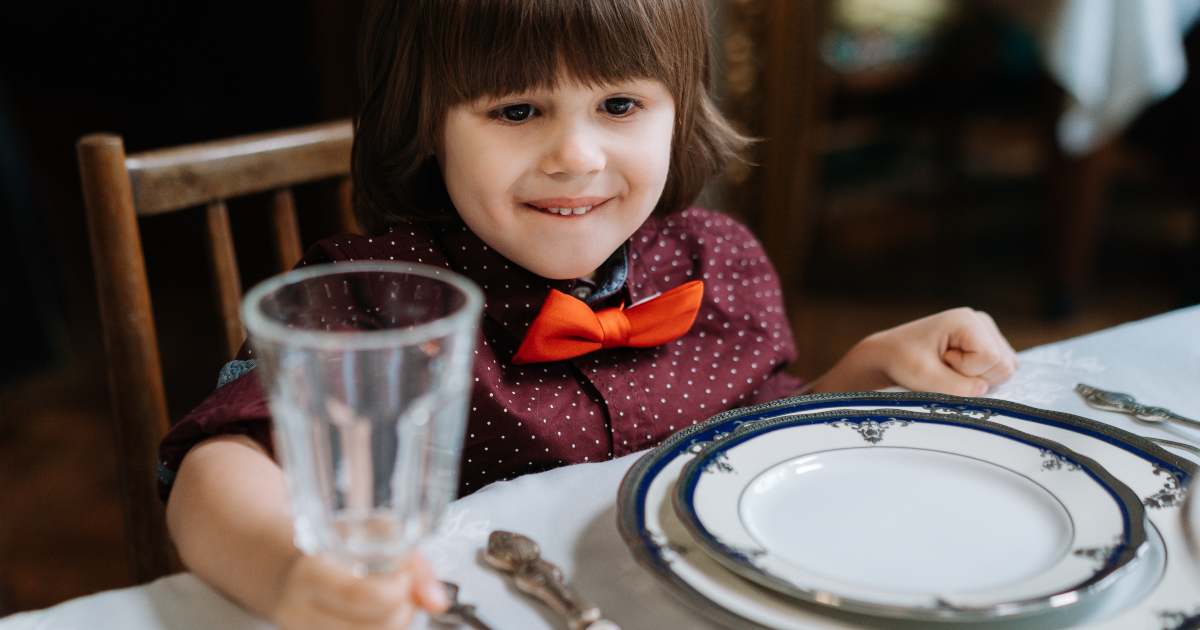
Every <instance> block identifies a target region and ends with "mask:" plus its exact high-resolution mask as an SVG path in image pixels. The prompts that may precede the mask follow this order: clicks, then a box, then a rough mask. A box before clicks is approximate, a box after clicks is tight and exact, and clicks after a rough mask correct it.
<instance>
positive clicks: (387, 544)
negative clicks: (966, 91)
mask: <svg viewBox="0 0 1200 630" xmlns="http://www.w3.org/2000/svg"><path fill="white" fill-rule="evenodd" d="M482 303H483V298H482V294H481V293H480V291H479V289H478V288H477V287H476V286H475V285H474V284H473V283H471V282H470V281H469V280H467V279H466V278H463V277H462V276H459V275H457V274H455V273H452V272H450V271H448V270H446V269H441V268H436V267H430V266H427V265H419V264H409V263H398V262H343V263H336V264H325V265H314V266H309V267H303V268H299V269H297V270H295V271H291V272H288V273H285V274H282V275H279V276H275V277H274V278H271V279H269V280H267V281H265V282H263V283H262V284H260V285H258V286H256V287H255V288H254V289H252V290H251V291H250V292H249V293H248V294H247V295H246V298H245V300H244V301H243V303H242V321H244V322H245V324H246V329H247V331H248V333H249V337H250V343H251V346H252V348H253V351H254V356H255V359H256V361H257V368H256V369H258V370H260V377H261V381H262V384H263V388H264V390H265V391H266V393H267V396H268V399H269V401H270V407H271V415H272V417H273V426H274V443H275V455H276V458H277V459H278V460H279V463H280V466H282V468H283V472H284V477H285V479H286V482H287V491H288V499H289V502H290V505H291V510H292V515H293V518H294V525H295V541H296V545H297V547H299V548H300V549H301V550H302V551H303V552H305V553H310V554H315V553H324V554H328V555H330V556H332V557H334V558H336V559H338V560H340V561H342V562H343V563H344V564H346V565H347V566H349V567H350V568H351V569H352V570H354V571H355V572H357V573H359V574H368V573H378V572H386V571H390V570H392V569H393V568H394V567H395V566H396V565H397V563H398V562H399V561H400V560H401V559H402V558H403V557H404V556H405V555H406V554H407V553H408V552H409V551H410V550H411V549H412V548H413V547H414V546H415V545H416V544H417V543H418V542H420V540H421V539H422V538H423V537H424V536H425V535H426V534H428V533H430V532H432V531H433V529H434V528H435V527H436V526H437V523H438V520H439V518H440V517H441V515H442V512H443V511H444V509H445V507H446V505H447V504H448V503H449V502H450V501H451V500H452V499H453V498H454V496H455V495H456V490H457V487H458V470H459V456H460V454H461V451H462V441H463V432H464V430H465V427H466V417H467V406H468V404H469V399H470V373H471V362H472V358H473V356H474V353H473V349H474V346H475V335H476V330H477V327H478V321H479V314H480V311H481V308H482Z"/></svg>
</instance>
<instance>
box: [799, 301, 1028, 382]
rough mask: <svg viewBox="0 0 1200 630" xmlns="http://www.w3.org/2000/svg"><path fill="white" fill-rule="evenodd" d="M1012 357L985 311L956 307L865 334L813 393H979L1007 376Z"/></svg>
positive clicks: (1014, 359)
mask: <svg viewBox="0 0 1200 630" xmlns="http://www.w3.org/2000/svg"><path fill="white" fill-rule="evenodd" d="M1016 368H1017V355H1016V352H1014V351H1013V349H1012V346H1011V345H1009V343H1008V340H1006V339H1005V338H1004V335H1002V334H1001V333H1000V330H999V329H998V328H997V327H996V322H994V321H993V320H992V318H991V316H989V315H988V314H987V313H984V312H982V311H976V310H973V309H970V308H956V309H952V310H949V311H944V312H941V313H937V314H935V315H930V316H929V317H924V318H922V319H918V320H915V321H911V322H908V323H907V324H902V325H900V326H897V327H895V328H890V329H888V330H883V331H880V332H877V333H875V334H873V335H870V336H868V337H867V338H866V339H863V340H862V341H861V342H859V343H858V345H856V346H855V347H854V348H852V349H851V350H850V352H848V353H846V356H845V357H843V358H842V360H841V361H839V362H838V363H837V365H835V366H834V367H833V368H832V369H831V370H830V371H829V372H828V373H826V374H825V375H824V376H822V377H821V378H820V379H818V380H817V381H816V382H815V383H813V387H812V391H851V390H860V389H879V388H882V387H888V386H891V385H899V386H901V387H904V388H907V389H910V390H913V391H922V392H942V393H946V394H953V395H957V396H979V395H982V394H984V393H986V392H987V391H988V389H989V388H990V387H991V386H993V385H997V384H999V383H1003V382H1004V381H1006V380H1008V377H1009V376H1011V375H1012V373H1013V371H1014V370H1016Z"/></svg>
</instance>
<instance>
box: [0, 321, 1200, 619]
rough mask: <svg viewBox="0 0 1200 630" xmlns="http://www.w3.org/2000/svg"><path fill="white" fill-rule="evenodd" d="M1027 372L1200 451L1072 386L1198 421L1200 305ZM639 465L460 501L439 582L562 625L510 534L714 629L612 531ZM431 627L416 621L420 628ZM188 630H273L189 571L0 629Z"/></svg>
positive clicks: (1035, 386) (1054, 401)
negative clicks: (490, 541) (507, 540)
mask: <svg viewBox="0 0 1200 630" xmlns="http://www.w3.org/2000/svg"><path fill="white" fill-rule="evenodd" d="M1020 360H1021V365H1020V368H1019V369H1018V370H1017V372H1016V374H1015V375H1014V376H1013V378H1012V379H1010V380H1009V381H1008V382H1007V383H1005V384H1004V385H1002V386H1001V387H999V388H997V389H996V390H995V391H993V392H992V393H990V394H989V395H990V396H992V397H995V398H1002V399H1005V400H1012V401H1016V402H1021V403H1025V404H1029V405H1033V406H1037V407H1042V408H1047V409H1054V410H1058V411H1064V412H1068V413H1074V414H1079V415H1083V416H1087V417H1090V418H1093V419H1096V420H1100V421H1103V422H1108V423H1110V424H1113V425H1115V426H1118V427H1121V428H1123V429H1127V430H1130V431H1134V432H1137V433H1140V434H1142V435H1150V436H1155V437H1165V438H1171V439H1176V440H1179V439H1184V440H1192V441H1197V442H1200V431H1193V430H1189V429H1186V428H1178V427H1164V428H1158V427H1150V426H1145V425H1140V424H1137V423H1136V422H1134V421H1133V420H1132V419H1130V418H1127V417H1125V416H1122V415H1119V414H1114V413H1107V412H1100V411H1095V410H1091V409H1089V408H1087V407H1086V406H1085V405H1084V404H1083V402H1082V401H1081V400H1080V399H1079V397H1078V396H1077V395H1076V394H1075V393H1074V392H1073V391H1072V388H1073V387H1074V385H1075V383H1077V382H1081V381H1082V382H1085V383H1089V384H1092V385H1096V386H1098V387H1105V388H1109V389H1118V390H1120V391H1126V392H1129V393H1133V394H1135V395H1137V396H1138V398H1139V399H1140V400H1142V401H1143V402H1146V403H1151V404H1159V405H1163V406H1166V407H1169V408H1171V409H1173V410H1175V411H1176V412H1179V413H1182V414H1184V415H1187V416H1190V417H1200V399H1196V398H1195V397H1194V392H1195V389H1196V386H1197V384H1198V383H1200V306H1194V307H1190V308H1186V309H1182V310H1178V311H1173V312H1170V313H1166V314H1163V315H1159V316H1157V317H1152V318H1149V319H1145V320H1141V321H1137V322H1132V323H1129V324H1124V325H1121V326H1117V327H1114V328H1110V329H1107V330H1104V331H1101V332H1098V333H1094V334H1090V335H1085V336H1082V337H1076V338H1073V339H1069V340H1066V341H1062V342H1058V343H1054V344H1049V345H1046V346H1040V347H1037V348H1032V349H1029V350H1026V351H1024V352H1022V353H1021V354H1020ZM639 456H640V454H638V453H635V454H633V455H629V456H626V457H623V458H620V459H616V460H612V461H608V462H600V463H593V464H581V465H576V466H569V467H565V468H559V469H556V470H551V471H547V472H544V473H540V474H536V475H527V476H524V477H519V478H517V479H514V480H512V481H507V482H500V483H495V484H492V485H491V486H488V487H487V488H484V489H483V490H480V491H479V492H476V493H475V494H472V495H470V496H468V497H464V498H463V499H460V500H458V501H456V502H454V503H453V504H452V505H451V507H450V510H449V513H448V515H447V518H446V522H445V524H444V527H443V528H442V531H441V532H440V534H439V536H438V537H437V538H436V539H435V540H434V541H432V542H431V543H430V544H429V545H428V547H427V549H426V553H427V555H428V557H429V559H430V560H431V561H432V562H433V564H434V566H435V567H436V568H437V569H438V571H439V574H440V575H442V576H443V577H445V578H446V579H450V580H453V581H455V582H458V583H459V584H460V586H461V588H462V598H463V599H464V600H467V601H470V602H473V603H475V604H476V605H478V607H479V610H480V611H481V615H482V616H483V617H485V618H486V619H487V620H488V621H489V622H491V623H492V624H494V625H495V627H497V628H521V629H528V630H535V629H549V628H557V627H560V626H558V625H556V620H555V619H554V617H553V616H551V614H550V612H549V611H548V610H544V609H542V608H541V607H540V606H537V605H534V604H532V603H530V602H529V601H527V600H526V599H524V598H523V597H521V596H520V595H519V594H518V593H517V592H516V591H515V589H514V588H513V587H511V586H509V585H508V584H507V583H506V582H505V580H504V579H502V578H501V577H500V576H499V575H497V574H496V573H494V572H493V571H491V570H490V569H488V568H486V567H485V565H484V564H483V563H482V561H481V560H480V559H479V557H478V551H479V549H481V548H482V547H483V545H484V544H485V541H486V539H487V535H488V533H489V532H490V531H491V530H493V529H510V530H515V531H519V532H522V533H525V534H527V535H530V536H532V537H533V538H534V539H536V540H537V541H538V542H539V543H540V544H541V546H542V550H543V555H544V556H545V557H547V558H548V559H550V560H552V561H554V562H556V563H557V564H559V565H560V566H561V567H562V568H563V570H564V572H565V573H566V575H568V576H569V577H570V579H571V581H572V583H573V584H574V585H575V586H576V587H577V588H578V590H579V591H580V592H582V593H584V594H585V595H586V596H587V597H588V598H589V599H590V600H592V601H593V602H594V603H596V604H598V605H599V606H600V607H601V609H602V610H603V611H604V612H605V616H606V617H608V618H610V619H612V620H614V621H616V622H617V623H619V624H620V625H621V627H622V628H624V629H625V630H634V629H637V628H654V629H665V628H696V629H704V628H715V627H716V626H715V625H713V624H712V623H710V622H707V621H705V620H704V619H701V618H699V617H697V616H696V615H694V614H693V613H692V612H691V611H690V610H689V609H688V608H686V607H685V606H684V605H682V604H681V603H679V602H677V601H676V600H675V599H674V598H673V597H672V596H671V595H670V594H668V592H667V591H666V590H665V589H663V588H661V587H660V586H659V585H658V584H657V582H655V580H654V579H653V578H652V577H651V576H650V575H649V574H648V573H646V572H645V571H643V570H642V569H641V568H640V567H639V566H637V565H636V563H635V562H634V560H633V558H632V556H631V555H630V553H629V552H628V551H627V549H626V547H625V545H624V543H623V542H622V541H621V539H620V536H619V535H618V533H617V528H616V508H615V507H614V504H613V502H614V498H615V497H616V493H617V486H618V484H619V483H620V481H621V478H622V476H623V475H624V474H625V471H626V470H627V469H628V468H629V467H630V466H631V465H632V464H633V462H634V461H635V460H636V459H637V458H638V457H639ZM429 625H430V624H428V623H427V621H426V620H424V619H421V620H419V621H418V622H417V623H416V624H415V626H414V627H416V628H426V627H429ZM84 627H86V628H94V629H98V630H104V629H109V628H111V629H113V630H118V629H119V630H131V629H151V630H158V629H162V630H190V629H192V628H197V629H198V628H228V629H231V630H250V629H258V628H263V629H265V628H270V625H269V624H267V623H265V622H263V621H261V620H259V619H256V618H254V617H253V616H251V615H250V614H248V613H246V612H245V611H243V610H241V609H240V608H239V607H238V606H237V605H235V604H233V603H232V602H230V601H229V600H227V599H225V598H224V597H222V596H221V595H220V594H218V593H216V592H215V591H213V590H212V589H210V588H209V587H207V586H206V585H204V584H203V583H202V582H200V581H199V580H198V579H197V578H195V577H194V576H192V575H190V574H186V573H184V574H177V575H173V576H169V577H165V578H162V579H160V580H157V581H155V582H152V583H150V584H145V585H142V586H137V587H133V588H126V589H121V590H114V591H107V592H103V593H98V594H96V595H91V596H88V597H81V598H78V599H74V600H70V601H68V602H65V603H62V604H59V605H57V606H54V607H51V608H47V609H44V610H39V611H32V612H27V613H21V614H17V615H13V616H10V617H8V618H6V619H3V620H0V630H32V629H35V628H36V629H39V630H40V629H47V628H84Z"/></svg>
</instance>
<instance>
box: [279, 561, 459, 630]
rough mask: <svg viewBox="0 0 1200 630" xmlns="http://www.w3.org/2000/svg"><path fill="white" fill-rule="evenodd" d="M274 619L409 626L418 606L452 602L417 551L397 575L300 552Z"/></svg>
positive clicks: (347, 628)
mask: <svg viewBox="0 0 1200 630" xmlns="http://www.w3.org/2000/svg"><path fill="white" fill-rule="evenodd" d="M281 589H282V590H281V595H280V599H279V604H278V605H277V606H276V608H275V612H274V614H273V615H272V618H273V621H274V622H275V623H276V624H277V625H279V627H280V628H283V629H285V630H301V629H308V628H312V629H314V630H315V629H318V628H320V629H323V630H343V629H344V630H351V629H354V630H357V629H360V628H361V629H363V630H365V629H367V628H372V629H375V628H378V629H387V630H393V629H398V628H406V627H408V624H409V623H410V622H411V621H412V617H413V614H414V612H415V611H416V608H418V607H420V608H423V609H425V610H429V611H435V612H440V611H443V610H445V609H446V607H447V606H448V605H449V602H448V601H447V599H446V592H445V589H443V588H442V585H441V582H439V581H438V579H437V577H436V576H435V575H434V574H433V570H432V569H431V568H430V567H429V564H428V563H427V562H425V560H424V559H423V558H422V557H421V556H420V555H419V554H416V553H414V554H412V556H410V558H409V559H408V560H406V561H405V562H404V564H403V566H401V567H400V568H399V569H397V570H396V571H395V572H393V573H388V574H383V575H371V576H368V577H358V576H356V575H354V574H353V573H352V572H350V571H349V570H348V569H346V568H345V567H343V566H342V565H340V564H337V563H336V562H334V561H333V560H331V559H329V558H326V557H322V556H309V555H300V556H299V557H297V558H296V559H295V561H293V562H292V564H291V566H290V567H289V568H288V571H287V573H286V575H285V576H284V578H283V584H282V587H281Z"/></svg>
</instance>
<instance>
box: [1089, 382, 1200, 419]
mask: <svg viewBox="0 0 1200 630" xmlns="http://www.w3.org/2000/svg"><path fill="white" fill-rule="evenodd" d="M1075 391H1076V392H1079V395H1080V396H1083V401H1084V402H1086V403H1087V404H1088V405H1089V406H1091V407H1094V408H1096V409H1103V410H1105V411H1116V412H1120V413H1124V414H1128V415H1130V416H1133V418H1134V419H1135V420H1139V421H1141V422H1145V423H1149V424H1162V423H1164V422H1178V423H1179V424H1182V425H1185V426H1189V427H1192V428H1193V429H1200V421H1198V420H1193V419H1191V418H1188V417H1185V416H1181V415H1179V414H1177V413H1175V412H1174V411H1171V410H1170V409H1167V408H1166V407H1151V406H1149V405H1143V404H1142V403H1140V402H1138V401H1137V399H1136V398H1134V397H1133V396H1130V395H1129V394H1122V393H1121V392H1110V391H1107V390H1103V389H1100V388H1098V387H1092V386H1091V385H1084V384H1083V383H1078V384H1077V385H1075Z"/></svg>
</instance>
